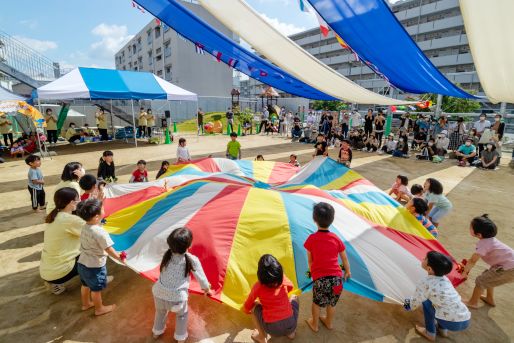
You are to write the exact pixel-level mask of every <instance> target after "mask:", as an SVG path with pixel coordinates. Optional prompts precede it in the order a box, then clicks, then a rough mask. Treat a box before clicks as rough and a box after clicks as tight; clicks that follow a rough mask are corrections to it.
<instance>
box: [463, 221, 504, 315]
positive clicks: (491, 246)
mask: <svg viewBox="0 0 514 343" xmlns="http://www.w3.org/2000/svg"><path fill="white" fill-rule="evenodd" d="M469 232H470V233H471V236H473V237H475V238H478V239H479V241H478V243H477V245H476V252H475V253H474V254H473V255H472V256H471V258H470V259H469V260H468V263H467V264H466V266H465V267H464V271H463V273H462V275H463V276H464V277H467V276H468V275H469V272H470V271H471V269H473V267H474V266H475V263H477V261H478V260H479V259H482V260H484V262H485V263H487V264H488V265H490V266H491V267H490V268H489V269H487V270H486V271H484V272H483V273H482V274H481V275H480V276H478V277H477V278H476V280H475V289H474V290H473V295H472V296H471V299H469V301H468V302H467V305H468V307H469V308H473V309H476V308H478V300H479V299H481V300H482V301H483V302H485V303H486V304H487V305H489V306H493V307H494V306H496V303H495V301H494V288H495V287H498V286H501V285H504V284H507V283H513V282H514V250H513V249H512V248H511V247H509V246H507V245H506V244H504V243H502V242H500V241H499V240H498V239H496V238H495V237H496V234H497V232H498V229H497V227H496V224H495V223H494V222H493V221H492V220H491V219H489V217H488V216H487V214H484V215H482V216H480V217H476V218H473V220H472V221H471V226H470V228H469ZM484 290H487V296H485V297H484V296H482V293H483V292H484Z"/></svg>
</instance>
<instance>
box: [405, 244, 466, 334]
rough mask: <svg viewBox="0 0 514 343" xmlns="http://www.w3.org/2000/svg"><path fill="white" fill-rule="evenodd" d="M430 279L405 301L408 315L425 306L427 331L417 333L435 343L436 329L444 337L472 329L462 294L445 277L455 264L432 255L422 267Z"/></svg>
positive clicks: (446, 258)
mask: <svg viewBox="0 0 514 343" xmlns="http://www.w3.org/2000/svg"><path fill="white" fill-rule="evenodd" d="M421 267H423V269H425V270H426V271H427V273H428V276H427V277H426V278H425V279H424V280H423V281H421V283H420V284H418V285H417V287H416V291H415V292H414V295H413V296H412V297H411V298H409V299H405V303H404V307H405V309H406V310H407V311H411V310H414V309H416V308H417V307H419V306H421V305H422V306H423V314H424V316H425V327H423V326H420V325H416V332H417V333H418V334H420V335H421V336H423V337H425V338H426V339H428V340H429V341H432V342H433V341H435V336H436V326H437V330H438V331H439V334H440V335H441V336H442V337H448V331H463V330H466V329H467V328H468V326H469V322H470V319H471V313H470V312H469V310H468V309H467V307H466V305H464V303H463V302H462V300H461V297H460V295H459V293H457V291H456V290H455V288H454V287H453V285H452V283H451V282H450V280H448V278H447V277H446V276H445V275H446V274H448V273H450V272H451V271H452V268H453V264H452V261H451V260H450V258H449V257H448V256H446V255H443V254H441V253H440V252H437V251H429V252H428V253H427V256H426V257H425V259H424V260H423V262H422V263H421Z"/></svg>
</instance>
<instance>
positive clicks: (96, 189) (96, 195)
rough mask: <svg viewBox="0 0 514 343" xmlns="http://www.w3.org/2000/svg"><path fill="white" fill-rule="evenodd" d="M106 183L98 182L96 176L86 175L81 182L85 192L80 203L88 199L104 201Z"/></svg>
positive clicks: (80, 184)
mask: <svg viewBox="0 0 514 343" xmlns="http://www.w3.org/2000/svg"><path fill="white" fill-rule="evenodd" d="M105 185H106V183H105V182H104V181H97V180H96V178H95V176H94V175H91V174H86V175H84V176H82V177H81V178H80V180H79V186H80V188H81V189H82V190H83V191H84V193H83V194H82V195H81V196H80V201H84V200H87V199H99V200H103V199H104V193H103V190H104V187H105Z"/></svg>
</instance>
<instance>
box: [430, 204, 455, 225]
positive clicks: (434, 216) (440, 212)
mask: <svg viewBox="0 0 514 343" xmlns="http://www.w3.org/2000/svg"><path fill="white" fill-rule="evenodd" d="M450 211H451V208H439V207H433V208H432V210H431V211H430V213H429V214H428V216H429V217H430V218H431V221H432V222H433V223H440V222H441V219H442V218H443V217H444V216H445V215H447V214H448V213H449V212H450Z"/></svg>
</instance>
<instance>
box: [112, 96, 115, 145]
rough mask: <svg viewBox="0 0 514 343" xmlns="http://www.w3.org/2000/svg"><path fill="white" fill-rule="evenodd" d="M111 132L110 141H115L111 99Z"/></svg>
mask: <svg viewBox="0 0 514 343" xmlns="http://www.w3.org/2000/svg"><path fill="white" fill-rule="evenodd" d="M111 131H112V137H113V138H112V139H113V140H114V139H115V137H114V136H115V135H114V134H115V132H114V121H113V120H112V99H111Z"/></svg>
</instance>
